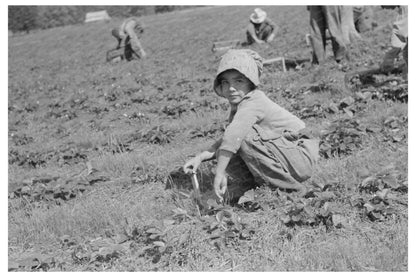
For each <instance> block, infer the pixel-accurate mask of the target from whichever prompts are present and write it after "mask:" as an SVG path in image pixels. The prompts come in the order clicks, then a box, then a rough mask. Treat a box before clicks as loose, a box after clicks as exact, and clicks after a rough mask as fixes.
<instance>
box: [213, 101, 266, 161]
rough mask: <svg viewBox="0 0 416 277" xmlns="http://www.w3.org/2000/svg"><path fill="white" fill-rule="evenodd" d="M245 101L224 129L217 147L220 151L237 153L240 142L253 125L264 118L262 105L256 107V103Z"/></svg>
mask: <svg viewBox="0 0 416 277" xmlns="http://www.w3.org/2000/svg"><path fill="white" fill-rule="evenodd" d="M246 101H247V102H245V103H241V106H240V107H239V108H238V110H237V112H236V113H235V115H234V118H233V120H232V122H231V123H230V124H229V125H228V127H227V128H226V129H225V132H224V136H223V138H222V143H221V145H220V147H219V149H220V150H226V151H229V152H232V153H237V151H238V149H240V146H241V143H242V141H243V140H244V138H245V137H246V136H247V134H248V133H249V132H250V130H251V128H252V127H253V125H254V124H255V123H258V122H260V121H261V120H262V119H263V118H264V115H265V113H264V111H263V109H262V108H263V107H262V105H256V102H255V101H252V100H250V99H247V100H246Z"/></svg>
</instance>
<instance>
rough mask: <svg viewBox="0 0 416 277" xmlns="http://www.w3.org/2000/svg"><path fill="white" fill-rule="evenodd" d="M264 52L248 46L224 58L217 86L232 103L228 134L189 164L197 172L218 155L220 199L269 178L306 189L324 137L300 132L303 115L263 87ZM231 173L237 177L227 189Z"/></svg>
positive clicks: (285, 186)
mask: <svg viewBox="0 0 416 277" xmlns="http://www.w3.org/2000/svg"><path fill="white" fill-rule="evenodd" d="M262 70H263V62H262V58H261V57H260V56H259V55H258V54H257V53H256V52H254V51H251V50H248V49H238V50H229V51H228V52H227V53H226V54H225V55H224V56H223V57H222V59H221V62H220V65H219V68H218V71H217V76H216V78H215V80H214V91H215V92H216V94H218V95H219V96H221V97H224V98H226V99H227V100H228V101H229V103H230V106H231V113H230V117H229V125H228V126H227V128H226V130H225V132H224V135H223V137H222V138H221V139H220V140H218V141H217V142H216V143H215V144H214V145H212V146H211V147H210V148H209V149H207V150H205V151H203V152H202V153H200V154H198V155H196V156H195V157H194V158H192V159H191V160H189V161H188V162H186V163H185V165H184V166H183V169H184V171H185V173H191V172H196V170H197V168H198V167H199V166H200V164H201V162H203V161H207V160H211V159H213V158H216V159H217V167H216V170H215V178H214V184H213V185H214V191H215V194H216V195H217V196H218V198H219V199H220V200H224V196H227V197H228V198H235V197H239V196H241V195H242V194H244V192H245V191H246V190H248V189H250V188H253V187H255V186H256V185H260V184H267V185H270V186H272V187H275V188H281V189H293V190H297V191H299V192H300V193H301V194H304V193H305V192H306V188H305V187H304V186H303V185H302V184H300V182H302V181H304V180H306V179H308V178H309V177H310V176H311V174H312V170H313V165H314V164H315V162H316V160H317V158H318V142H317V141H315V140H311V139H308V138H307V137H304V136H302V135H300V131H301V130H302V129H303V128H304V127H305V124H304V122H303V121H301V120H300V119H299V118H297V117H296V116H295V115H293V114H291V113H290V112H288V111H287V110H285V109H284V108H282V107H280V106H279V105H277V104H276V103H274V102H273V101H272V100H270V99H269V98H268V97H267V96H266V95H265V94H264V92H262V91H261V90H258V89H257V87H258V85H259V84H260V81H259V78H260V75H261V73H262ZM227 176H230V177H232V178H233V179H234V180H237V182H236V186H234V187H233V188H231V187H229V188H228V189H227Z"/></svg>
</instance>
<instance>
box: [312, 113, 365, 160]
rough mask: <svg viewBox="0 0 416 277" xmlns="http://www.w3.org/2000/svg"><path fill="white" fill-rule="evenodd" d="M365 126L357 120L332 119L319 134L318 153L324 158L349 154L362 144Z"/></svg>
mask: <svg viewBox="0 0 416 277" xmlns="http://www.w3.org/2000/svg"><path fill="white" fill-rule="evenodd" d="M363 134H365V128H364V127H363V126H362V125H361V123H360V122H359V121H358V120H352V119H341V120H336V121H334V122H333V123H332V124H331V126H330V127H329V128H328V130H325V131H324V132H323V134H322V135H321V142H320V146H319V147H320V149H319V152H320V155H321V156H323V157H324V158H327V159H328V158H330V157H333V156H342V155H349V154H351V153H352V151H354V150H355V149H358V148H360V147H361V145H362V135H363Z"/></svg>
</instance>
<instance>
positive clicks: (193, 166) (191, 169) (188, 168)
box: [183, 156, 202, 174]
mask: <svg viewBox="0 0 416 277" xmlns="http://www.w3.org/2000/svg"><path fill="white" fill-rule="evenodd" d="M201 162H202V160H201V158H200V157H199V156H196V157H193V158H192V159H190V160H189V161H187V162H186V163H185V165H184V166H183V171H184V172H185V173H187V174H190V173H195V172H196V170H197V169H198V167H199V166H200V165H201Z"/></svg>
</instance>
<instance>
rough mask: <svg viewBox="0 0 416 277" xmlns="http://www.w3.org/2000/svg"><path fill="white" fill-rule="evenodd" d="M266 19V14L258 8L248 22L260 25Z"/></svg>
mask: <svg viewBox="0 0 416 277" xmlns="http://www.w3.org/2000/svg"><path fill="white" fill-rule="evenodd" d="M266 17H267V13H266V12H265V11H263V10H262V9H260V8H256V9H254V13H252V14H251V15H250V21H251V22H253V23H256V24H260V23H262V22H263V21H264V20H265V19H266Z"/></svg>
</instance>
